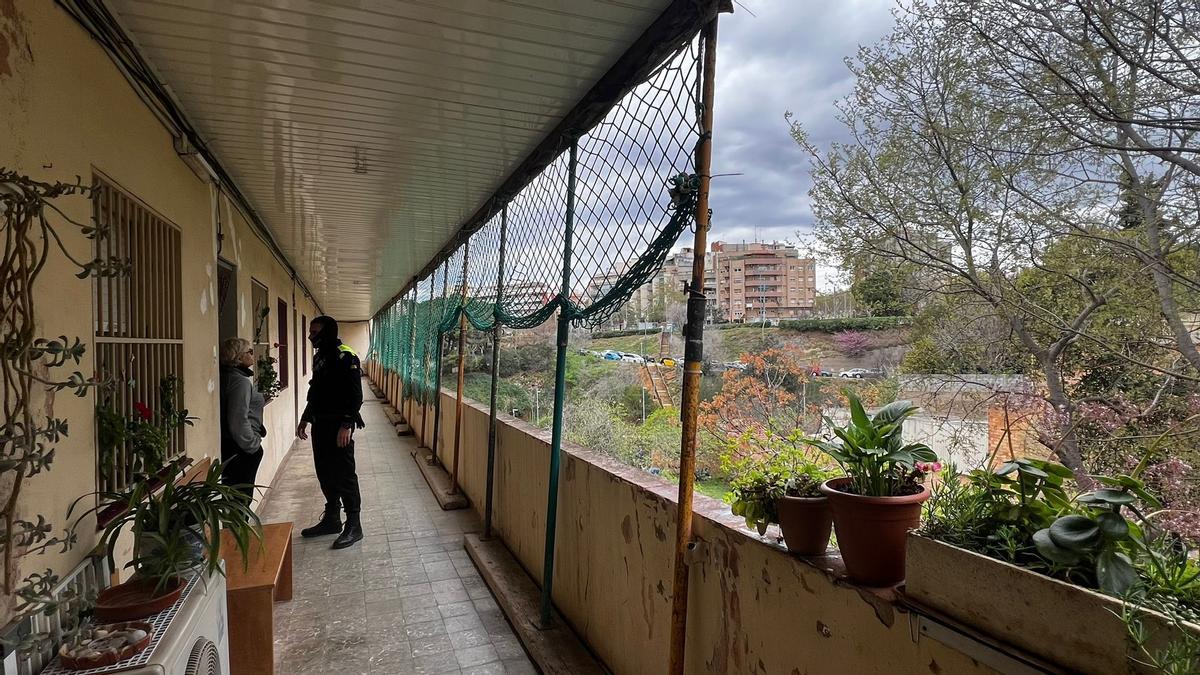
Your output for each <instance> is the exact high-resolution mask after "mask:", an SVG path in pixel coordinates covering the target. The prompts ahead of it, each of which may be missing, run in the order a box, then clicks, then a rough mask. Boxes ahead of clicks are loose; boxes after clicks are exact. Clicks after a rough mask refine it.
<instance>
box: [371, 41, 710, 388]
mask: <svg viewBox="0 0 1200 675" xmlns="http://www.w3.org/2000/svg"><path fill="white" fill-rule="evenodd" d="M698 45H699V43H698V42H692V43H690V44H688V45H686V46H684V47H683V48H681V49H680V50H679V51H678V52H676V53H675V54H674V55H673V56H671V57H670V58H668V59H667V60H666V61H665V62H664V63H663V64H662V65H660V66H659V67H658V68H657V69H655V70H654V71H653V72H651V73H650V75H649V76H648V77H647V78H646V79H645V81H644V82H642V83H641V84H639V85H637V86H636V87H633V88H632V89H631V90H630V91H628V92H627V93H626V94H625V95H624V96H623V97H622V98H621V100H620V101H619V102H618V103H617V104H616V105H615V106H614V107H613V108H612V109H611V110H610V111H609V112H608V114H607V115H606V116H605V117H604V118H603V119H602V120H601V121H600V122H599V123H598V124H597V125H596V126H594V127H592V128H591V129H590V130H588V131H586V133H583V134H581V135H579V136H578V137H577V138H576V139H575V140H574V152H573V153H572V148H571V145H572V141H571V139H569V138H564V139H563V141H562V145H561V147H560V149H559V154H558V156H557V157H556V158H555V159H554V161H553V162H551V163H550V164H549V165H548V166H547V167H546V168H545V169H544V170H542V171H541V172H540V173H539V174H538V175H537V176H536V177H534V178H533V179H532V180H531V181H530V182H529V183H528V184H527V185H526V186H525V187H524V188H522V189H521V190H520V191H519V192H518V193H517V194H515V195H513V196H512V197H511V198H510V199H508V200H507V201H506V202H505V204H504V206H503V208H502V209H501V210H500V211H498V212H497V213H494V214H493V215H492V217H491V218H490V219H488V220H487V221H486V222H485V223H484V224H483V226H482V227H480V228H479V229H478V230H476V231H475V232H474V233H472V234H471V236H470V237H469V238H468V239H467V241H465V242H464V243H463V244H462V245H460V246H459V247H458V248H457V249H456V250H455V251H454V252H453V253H452V254H451V255H449V256H448V257H447V258H446V259H444V260H443V261H442V262H441V264H440V265H438V266H437V267H436V268H435V269H434V271H432V272H430V273H429V274H428V275H427V276H425V277H424V278H422V279H420V280H418V281H417V282H415V283H414V285H413V286H412V287H411V288H410V289H408V292H407V293H405V294H403V295H402V296H401V297H400V298H399V299H398V300H396V301H395V302H393V303H392V304H390V305H389V306H388V307H385V308H384V309H383V310H382V311H380V312H379V314H377V315H376V317H375V318H374V319H373V322H372V331H371V342H372V344H371V357H372V358H377V359H378V360H379V361H380V362H381V364H382V365H383V366H384V367H386V368H388V369H389V370H392V371H393V372H397V373H399V374H400V376H401V378H402V381H403V385H404V388H405V391H406V392H407V394H408V395H409V396H414V397H416V398H418V399H420V400H422V401H428V400H430V397H431V396H432V394H433V392H434V391H436V387H437V385H438V377H437V373H438V370H439V368H438V363H437V360H438V357H439V354H440V352H439V349H438V345H439V344H440V343H441V342H442V341H443V336H444V335H445V334H447V333H450V332H452V331H455V330H457V329H458V326H459V322H460V318H461V317H462V316H463V315H464V314H465V317H466V320H467V322H468V323H470V325H471V326H472V327H473V328H475V329H477V330H491V329H493V328H495V327H497V326H500V325H502V326H507V327H510V328H533V327H535V326H538V325H540V324H542V323H544V322H545V321H547V320H548V319H550V318H551V317H553V316H555V315H556V314H557V315H558V316H559V317H560V319H561V320H564V321H570V322H572V323H573V324H574V325H576V326H583V327H595V326H598V325H600V324H602V323H603V322H604V321H606V320H607V319H608V318H610V317H611V316H612V315H613V314H614V313H616V312H617V311H618V310H619V309H620V308H621V306H622V305H623V304H624V303H625V302H627V301H628V300H629V298H630V297H631V296H632V295H633V293H634V292H635V291H636V290H637V289H638V288H639V287H641V286H642V285H644V284H646V283H648V282H649V281H650V280H651V279H652V278H653V277H654V275H655V274H657V273H658V271H659V270H660V269H661V267H662V264H663V262H664V261H665V259H666V257H667V255H668V254H669V253H670V251H671V249H672V248H673V247H674V246H675V244H676V241H677V240H678V238H679V236H680V235H681V234H682V233H683V232H684V231H685V230H688V229H689V228H690V227H691V226H692V225H693V222H694V211H695V200H696V190H697V187H698V182H699V181H698V179H697V177H696V176H695V170H694V152H695V148H696V145H697V144H698V142H699V141H700V133H699V128H700V114H701V110H700V62H701V54H700V50H699V46H698ZM572 158H574V161H572ZM569 204H570V205H572V206H573V208H571V209H570V213H568V210H569V209H568V205H569ZM568 223H570V227H569V228H568Z"/></svg>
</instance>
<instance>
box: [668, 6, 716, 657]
mask: <svg viewBox="0 0 1200 675" xmlns="http://www.w3.org/2000/svg"><path fill="white" fill-rule="evenodd" d="M701 36H702V38H701V46H702V49H703V50H704V70H703V73H702V77H703V80H702V91H701V99H700V101H701V105H702V106H703V107H702V109H701V111H700V142H699V144H697V146H696V174H697V176H698V177H699V179H700V185H699V194H698V195H697V199H696V237H695V240H694V243H693V244H692V250H693V251H694V255H693V257H692V282H691V285H690V286H689V287H688V303H687V323H686V325H685V326H684V328H683V335H684V354H683V358H684V365H683V397H682V399H683V400H682V401H681V402H680V404H681V405H680V409H679V419H680V423H681V426H682V440H681V442H680V449H679V506H678V508H679V518H678V519H677V520H676V528H675V561H674V571H675V578H674V582H673V584H672V588H671V651H670V661H669V664H668V671H667V672H668V673H670V674H671V675H682V673H683V666H684V661H685V656H686V654H685V645H686V641H687V605H688V567H687V563H686V561H685V560H684V556H685V555H686V554H687V550H688V545H689V544H690V543H691V540H692V491H693V489H694V488H695V485H694V483H695V479H696V413H697V412H698V411H699V409H700V378H701V375H702V372H703V370H702V369H703V362H704V314H705V312H704V304H705V296H704V250H705V249H706V248H707V247H708V224H709V223H708V186H709V180H710V177H711V173H712V171H711V166H712V128H713V96H714V90H715V87H714V81H713V76H714V74H715V72H716V71H715V68H716V65H717V50H716V47H717V18H716V17H713V18H712V20H711V21H709V22H708V23H707V24H706V25H705V26H704V29H703V31H702V32H701Z"/></svg>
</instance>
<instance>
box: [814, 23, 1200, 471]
mask: <svg viewBox="0 0 1200 675" xmlns="http://www.w3.org/2000/svg"><path fill="white" fill-rule="evenodd" d="M1012 4H1015V5H1017V7H1016V9H1015V10H1010V9H1008V8H1009V5H1010V3H1002V2H987V1H986V0H985V1H984V2H981V3H974V2H972V3H967V2H960V1H959V0H941V1H938V0H934V1H933V2H929V3H913V4H910V5H907V6H905V7H903V8H902V9H901V10H900V11H899V12H898V13H897V25H896V28H895V29H894V31H893V33H892V34H891V35H890V36H888V37H887V38H885V39H884V40H883V41H881V42H880V43H879V44H877V45H874V46H871V47H865V48H862V49H861V50H860V52H859V55H858V59H857V61H856V62H855V63H853V64H852V66H851V67H852V70H853V72H854V74H855V76H856V77H857V86H856V89H855V91H854V92H853V93H852V94H851V95H850V96H848V97H847V98H846V99H845V100H844V101H843V102H842V104H841V105H840V112H841V118H842V121H843V122H844V123H845V125H846V127H847V129H848V132H849V137H850V140H849V141H848V142H846V143H835V144H833V145H832V146H830V147H828V148H819V147H817V146H815V145H814V144H812V143H811V142H810V141H809V140H808V138H807V136H806V135H805V134H804V132H803V129H801V128H800V127H799V126H798V125H797V126H794V127H793V131H794V137H795V138H796V140H797V142H798V143H800V145H801V146H802V147H803V148H804V149H805V150H806V151H807V152H808V154H809V156H810V158H811V159H812V164H813V179H814V187H813V189H812V192H811V196H812V200H813V211H814V214H815V215H816V216H817V218H818V220H819V221H820V228H819V237H820V240H821V242H822V243H823V244H824V245H825V246H826V247H827V248H828V249H829V251H830V253H831V254H833V255H835V256H836V257H837V258H839V259H841V260H844V261H855V260H861V259H863V258H869V257H876V258H879V259H881V260H891V261H894V263H895V265H897V266H901V265H915V266H917V267H918V268H920V269H921V271H922V272H921V274H920V275H918V276H917V277H916V279H915V281H916V283H918V284H919V286H920V290H921V291H922V292H923V293H925V294H926V295H927V296H928V297H929V298H931V299H938V298H940V299H943V300H945V301H946V302H949V303H955V302H962V301H964V299H965V302H967V303H968V304H970V305H972V306H973V307H976V308H978V309H975V310H973V311H974V312H975V313H976V315H979V316H985V317H987V318H988V320H989V321H992V322H994V323H995V325H1000V326H1003V327H1004V329H1005V330H1004V331H1002V332H1001V335H1005V336H1007V339H1008V340H1011V342H1012V343H1013V344H1015V345H1019V347H1020V350H1021V351H1022V352H1023V353H1024V354H1026V355H1027V357H1028V358H1029V360H1030V361H1031V362H1032V363H1033V364H1035V368H1034V372H1035V374H1036V376H1037V379H1038V381H1039V385H1040V390H1039V393H1038V395H1037V402H1038V405H1040V406H1043V407H1044V409H1045V410H1047V411H1050V412H1049V414H1047V415H1045V416H1044V418H1045V422H1046V423H1045V424H1043V425H1041V426H1040V427H1039V431H1040V432H1041V439H1040V440H1041V442H1043V443H1044V444H1045V445H1046V446H1047V447H1048V448H1049V449H1051V450H1052V451H1053V452H1054V453H1055V454H1056V455H1057V456H1058V457H1059V458H1060V459H1061V461H1062V462H1063V463H1064V464H1065V465H1067V466H1068V467H1070V468H1071V469H1072V470H1073V471H1074V472H1075V474H1076V477H1077V479H1078V480H1079V481H1080V482H1081V483H1082V484H1084V485H1085V486H1089V485H1090V483H1091V479H1090V477H1089V476H1088V472H1087V469H1086V467H1085V462H1084V457H1083V449H1082V440H1083V439H1081V430H1080V424H1081V423H1082V422H1083V421H1084V420H1085V419H1086V417H1087V411H1086V410H1085V409H1084V405H1085V404H1086V403H1088V401H1087V400H1085V399H1081V398H1079V397H1077V394H1076V392H1074V391H1073V386H1074V383H1075V381H1076V378H1077V372H1076V370H1077V369H1078V368H1079V367H1080V366H1079V364H1078V363H1077V362H1076V361H1075V360H1074V359H1076V356H1075V354H1076V353H1077V351H1078V350H1079V349H1081V348H1082V347H1081V346H1086V347H1087V348H1088V349H1093V350H1096V351H1098V352H1100V351H1103V352H1104V353H1106V354H1107V355H1108V356H1110V357H1112V358H1117V359H1123V360H1125V361H1132V362H1134V363H1135V364H1137V365H1139V366H1140V367H1142V368H1146V369H1149V370H1151V371H1154V372H1157V373H1158V374H1160V375H1162V376H1165V377H1169V378H1172V379H1173V380H1174V381H1177V382H1184V381H1186V382H1188V383H1189V386H1195V385H1196V383H1197V382H1200V378H1198V377H1197V375H1196V371H1195V369H1194V368H1188V367H1183V366H1182V364H1181V363H1179V362H1178V361H1177V360H1175V359H1171V358H1169V357H1168V356H1167V355H1166V354H1165V353H1164V351H1163V350H1164V349H1169V350H1171V351H1173V352H1174V353H1175V354H1177V355H1178V356H1179V357H1180V358H1182V359H1183V360H1184V361H1185V362H1191V361H1192V355H1191V352H1192V351H1194V345H1193V344H1191V343H1190V338H1188V339H1183V337H1186V336H1183V337H1181V336H1180V334H1179V331H1178V325H1179V323H1180V311H1179V302H1178V298H1179V295H1180V290H1181V288H1184V287H1189V286H1188V284H1190V283H1191V281H1192V278H1191V274H1194V272H1195V270H1190V271H1188V272H1187V273H1185V272H1183V271H1181V269H1178V268H1177V266H1178V265H1179V263H1178V262H1176V261H1175V258H1174V257H1173V256H1176V257H1177V256H1179V255H1181V254H1183V253H1185V252H1186V251H1188V250H1194V247H1195V242H1196V227H1195V221H1196V215H1195V211H1196V210H1195V209H1194V208H1192V209H1191V211H1188V210H1187V209H1185V208H1183V207H1184V206H1185V205H1187V204H1188V203H1189V202H1188V198H1187V197H1186V196H1185V192H1184V191H1183V189H1182V187H1183V184H1182V183H1181V182H1179V181H1180V176H1179V172H1178V171H1176V170H1173V169H1172V168H1171V167H1170V166H1168V164H1169V163H1167V164H1164V162H1165V160H1163V159H1162V158H1156V157H1155V156H1154V154H1153V153H1142V154H1137V153H1135V152H1132V151H1131V150H1130V149H1129V148H1128V147H1127V146H1128V145H1129V144H1128V143H1126V144H1125V146H1122V145H1120V144H1119V143H1115V144H1114V143H1110V144H1108V145H1102V144H1099V143H1090V142H1085V143H1083V144H1081V138H1080V136H1079V135H1078V134H1077V133H1075V132H1074V131H1073V130H1072V128H1071V125H1070V124H1064V123H1062V120H1061V119H1059V118H1057V117H1056V113H1055V112H1054V110H1055V109H1056V108H1055V106H1056V105H1057V103H1056V101H1055V99H1054V97H1053V91H1051V90H1049V89H1045V88H1043V89H1041V90H1038V91H1037V92H1036V93H1037V95H1031V93H1030V90H1027V89H1022V88H1020V87H1017V86H1015V85H1014V80H1013V78H1017V77H1020V76H1021V72H1019V71H1021V69H1020V68H1017V67H1013V68H1011V69H1009V66H1010V65H1011V63H1012V62H1011V61H1004V59H1005V58H1006V56H1005V54H1006V52H1005V50H1006V49H1007V50H1008V52H1007V57H1012V58H1016V57H1014V56H1013V54H1012V53H1011V52H1013V51H1021V50H1027V48H1028V47H1029V44H1027V43H1031V42H1037V41H1038V40H1041V39H1043V38H1044V37H1045V35H1044V34H1042V33H1038V32H1037V31H1032V34H1031V35H1025V34H1024V33H1022V32H1021V31H1020V30H1013V31H1010V32H1009V33H1006V34H1005V35H1006V36H1007V37H1008V38H1009V44H1008V45H998V44H997V42H999V41H992V42H988V41H980V40H979V39H978V37H979V35H980V33H981V32H982V31H985V30H989V29H990V28H991V27H992V26H991V24H990V23H989V22H996V23H1000V24H1004V23H1005V22H1011V21H1012V20H1014V19H1013V18H1012V17H1009V16H1003V14H1004V13H1005V12H1012V13H1014V14H1021V13H1022V12H1025V13H1027V14H1028V15H1029V16H1027V17H1026V18H1027V19H1028V20H1029V21H1030V22H1032V23H1034V24H1036V23H1037V22H1038V21H1043V22H1050V23H1054V22H1064V23H1068V24H1070V23H1072V20H1073V19H1075V18H1078V17H1074V16H1073V15H1072V14H1071V12H1073V11H1074V9H1073V8H1067V9H1065V10H1062V13H1061V14H1060V13H1059V10H1057V9H1053V8H1052V9H1046V8H1043V7H1041V6H1038V7H1032V6H1029V7H1027V6H1026V5H1025V4H1023V3H1020V2H1018V3H1012ZM1067 4H1071V3H1067ZM1080 4H1083V3H1080ZM1087 4H1088V6H1091V4H1092V3H1087ZM980 7H983V11H982V12H981V11H980ZM1080 21H1081V23H1080V24H1079V25H1086V24H1087V21H1086V17H1084V18H1083V19H1081V20H1080ZM1025 28H1026V29H1028V28H1029V26H1028V25H1026V26H1025ZM1094 42H1096V41H1095V40H1091V39H1088V40H1082V41H1077V42H1073V43H1070V44H1057V43H1054V41H1053V40H1050V41H1049V42H1046V43H1044V44H1043V43H1038V46H1040V47H1044V50H1043V51H1041V52H1038V53H1039V54H1040V56H1041V59H1040V62H1044V63H1049V64H1051V65H1050V66H1049V67H1053V66H1054V65H1055V64H1057V63H1059V62H1064V63H1065V64H1066V65H1067V66H1071V65H1078V64H1073V63H1072V59H1076V58H1080V59H1084V61H1085V62H1087V59H1090V58H1092V56H1091V55H1088V54H1086V53H1085V52H1087V50H1088V49H1091V48H1092V43H1094ZM1099 51H1103V49H1101V50H1099ZM1104 59H1107V60H1104V61H1103V63H1102V64H1100V65H1102V66H1104V67H1111V69H1112V70H1113V71H1114V72H1127V71H1128V70H1129V69H1128V68H1127V67H1126V66H1125V65H1123V64H1121V63H1119V62H1118V59H1116V58H1115V57H1114V58H1109V57H1108V56H1105V57H1104ZM1034 61H1039V59H1034V60H1033V61H1030V62H1029V63H1025V64H1024V65H1025V70H1026V71H1028V70H1036V68H1031V67H1030V64H1031V63H1033V62H1034ZM1088 63H1089V67H1092V66H1094V65H1096V64H1092V63H1090V62H1088ZM1005 78H1008V79H1005ZM1026 84H1028V82H1026ZM1122 84H1126V83H1125V82H1123V83H1122ZM1115 89H1118V90H1119V89H1121V87H1115ZM1177 93H1178V95H1179V96H1181V97H1184V98H1187V97H1188V96H1190V94H1188V93H1187V92H1177ZM1097 124H1099V122H1097ZM1118 136H1119V134H1118ZM1084 140H1085V141H1087V139H1084ZM1192 197H1193V198H1194V194H1193V195H1192ZM1134 202H1136V204H1137V206H1138V210H1137V213H1136V214H1131V209H1130V208H1129V205H1130V204H1131V203H1134ZM1133 216H1137V217H1133ZM1085 244H1089V245H1090V244H1096V245H1098V246H1099V247H1100V248H1099V249H1098V250H1097V258H1096V259H1095V260H1105V259H1112V260H1126V259H1132V260H1135V261H1136V263H1137V265H1138V266H1137V269H1136V270H1135V271H1133V273H1131V274H1125V275H1123V276H1122V275H1115V274H1109V273H1107V272H1099V273H1098V272H1097V270H1096V269H1095V268H1094V266H1093V268H1089V267H1088V266H1087V264H1085V263H1082V262H1081V260H1080V259H1079V256H1077V255H1075V254H1073V252H1072V251H1071V250H1070V249H1071V247H1082V246H1084V245H1085ZM1030 270H1036V271H1037V272H1038V275H1039V276H1038V278H1037V280H1036V282H1031V281H1030ZM1164 282H1165V283H1164ZM1135 285H1141V286H1143V287H1145V288H1149V289H1152V290H1153V291H1154V293H1155V295H1156V296H1157V303H1156V307H1157V309H1158V314H1159V315H1160V317H1161V318H1162V320H1163V321H1165V322H1166V325H1167V326H1168V328H1169V331H1168V332H1167V335H1168V336H1169V338H1170V339H1168V340H1165V341H1159V340H1158V339H1157V338H1158V337H1159V336H1161V335H1162V332H1161V331H1159V332H1153V333H1141V334H1140V335H1141V337H1140V338H1139V339H1138V341H1137V342H1136V343H1135V345H1138V346H1140V347H1143V348H1146V347H1151V350H1150V352H1149V353H1144V352H1137V351H1135V349H1132V348H1130V349H1127V348H1126V347H1125V346H1124V345H1122V344H1117V343H1114V342H1113V341H1112V335H1111V334H1109V333H1106V331H1107V330H1108V324H1109V322H1108V321H1107V320H1106V318H1105V317H1106V313H1107V312H1109V311H1112V312H1115V313H1117V314H1120V313H1121V312H1122V307H1123V306H1124V304H1125V299H1126V298H1127V297H1128V296H1129V295H1130V293H1129V289H1128V288H1127V287H1129V286H1135ZM1048 288H1051V289H1053V293H1048V292H1046V289H1048ZM1063 298H1070V299H1071V301H1070V302H1063V301H1062V299H1063ZM1123 320H1125V319H1123ZM1138 320H1140V319H1138ZM1134 323H1137V321H1134ZM935 346H937V347H939V348H944V347H945V345H943V344H937V343H935Z"/></svg>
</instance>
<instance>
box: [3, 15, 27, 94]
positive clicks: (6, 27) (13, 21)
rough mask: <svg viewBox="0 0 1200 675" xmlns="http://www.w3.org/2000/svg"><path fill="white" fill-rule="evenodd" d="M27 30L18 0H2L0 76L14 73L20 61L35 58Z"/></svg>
mask: <svg viewBox="0 0 1200 675" xmlns="http://www.w3.org/2000/svg"><path fill="white" fill-rule="evenodd" d="M25 30H26V27H25V19H24V17H22V16H21V13H20V12H18V11H17V3H16V0H0V78H4V77H8V76H10V75H12V74H13V72H14V71H15V70H16V65H17V63H19V62H20V61H32V60H33V52H32V51H31V50H30V48H29V39H28V38H27V37H26V35H25Z"/></svg>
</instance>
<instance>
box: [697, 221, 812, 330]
mask: <svg viewBox="0 0 1200 675" xmlns="http://www.w3.org/2000/svg"><path fill="white" fill-rule="evenodd" d="M709 255H710V256H711V259H710V262H711V263H712V268H713V271H714V273H715V277H716V278H715V282H716V284H715V286H716V292H715V299H716V305H717V312H718V314H719V316H720V317H721V318H722V319H724V320H726V321H732V322H735V323H741V322H748V321H761V320H764V319H765V320H767V321H778V320H779V319H795V318H799V317H802V316H805V315H807V314H809V313H811V312H812V309H813V303H814V301H815V300H816V296H817V261H816V260H813V259H811V258H801V257H800V252H799V251H798V250H796V248H795V247H793V246H788V245H786V244H778V243H769V244H768V243H765V242H751V243H742V244H730V243H726V242H723V241H718V242H715V243H713V245H712V249H711V251H710V252H709Z"/></svg>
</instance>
